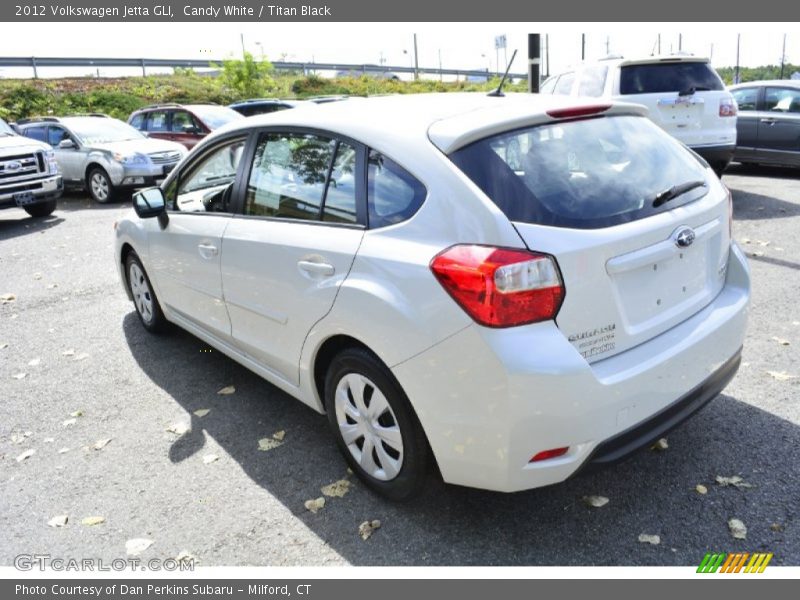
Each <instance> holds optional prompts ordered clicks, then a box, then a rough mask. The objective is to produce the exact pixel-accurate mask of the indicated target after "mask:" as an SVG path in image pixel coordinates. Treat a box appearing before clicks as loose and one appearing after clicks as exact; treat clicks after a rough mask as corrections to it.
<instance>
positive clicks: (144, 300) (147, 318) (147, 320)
mask: <svg viewBox="0 0 800 600" xmlns="http://www.w3.org/2000/svg"><path fill="white" fill-rule="evenodd" d="M125 273H127V276H128V289H130V291H131V296H132V297H133V304H134V306H136V314H138V315H139V319H140V320H141V322H142V325H144V328H145V329H147V330H148V331H150V332H153V333H160V332H162V331H164V330H165V329H166V327H167V319H166V317H164V313H163V312H162V311H161V305H160V304H159V303H158V298H156V294H155V292H154V291H153V286H152V284H151V283H150V278H149V277H148V276H147V273H146V272H145V270H144V266H143V265H142V261H141V260H140V259H139V256H138V255H137V254H136V252H131V253H130V254H128V257H127V258H126V259H125Z"/></svg>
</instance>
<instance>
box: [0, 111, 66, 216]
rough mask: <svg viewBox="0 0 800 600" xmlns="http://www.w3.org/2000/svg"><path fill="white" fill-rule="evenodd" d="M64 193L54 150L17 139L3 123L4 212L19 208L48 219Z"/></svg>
mask: <svg viewBox="0 0 800 600" xmlns="http://www.w3.org/2000/svg"><path fill="white" fill-rule="evenodd" d="M63 190H64V184H63V181H62V179H61V173H60V172H59V170H58V165H57V164H56V159H55V154H54V153H53V149H52V148H51V147H50V146H48V145H47V144H44V143H42V142H38V141H36V140H31V139H29V138H25V137H22V136H21V135H17V133H16V132H15V131H14V130H13V129H11V127H10V126H9V125H8V124H7V123H6V122H5V121H3V120H2V119H0V208H13V207H15V206H19V207H20V208H24V209H25V212H27V213H28V214H29V215H30V216H32V217H46V216H47V215H49V214H50V213H52V212H53V211H54V210H55V209H56V201H57V200H58V198H59V197H60V196H61V193H62V191H63Z"/></svg>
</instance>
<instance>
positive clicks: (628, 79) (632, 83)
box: [619, 61, 725, 95]
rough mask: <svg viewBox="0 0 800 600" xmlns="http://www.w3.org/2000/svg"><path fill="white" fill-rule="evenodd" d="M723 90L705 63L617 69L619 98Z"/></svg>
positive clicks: (665, 64) (684, 62)
mask: <svg viewBox="0 0 800 600" xmlns="http://www.w3.org/2000/svg"><path fill="white" fill-rule="evenodd" d="M724 89H725V86H724V85H723V83H722V80H721V79H720V78H719V76H718V75H717V74H716V72H715V71H714V69H712V68H711V65H709V64H708V63H705V62H687V61H681V62H663V63H648V64H643V65H626V66H623V67H622V69H621V72H620V80H619V93H620V94H623V95H630V94H658V93H662V92H690V91H692V90H693V91H696V92H700V91H709V90H713V91H720V90H724Z"/></svg>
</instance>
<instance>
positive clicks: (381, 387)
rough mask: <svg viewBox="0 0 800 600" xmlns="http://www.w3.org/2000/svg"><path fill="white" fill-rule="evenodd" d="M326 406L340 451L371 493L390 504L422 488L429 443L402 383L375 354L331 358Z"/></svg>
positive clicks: (357, 350) (358, 350) (348, 351)
mask: <svg viewBox="0 0 800 600" xmlns="http://www.w3.org/2000/svg"><path fill="white" fill-rule="evenodd" d="M325 405H326V409H327V412H328V421H329V423H330V426H331V429H332V430H333V433H334V436H335V437H336V442H337V444H338V445H339V449H340V450H341V452H342V454H344V457H345V459H346V460H347V462H348V464H349V465H350V468H351V469H352V470H353V472H354V473H355V474H356V475H357V476H358V477H359V478H360V479H361V480H362V481H363V482H364V483H365V484H366V485H367V486H368V487H369V488H370V489H372V490H374V491H375V492H377V493H379V494H381V495H382V496H385V497H387V498H390V499H392V500H407V499H409V498H411V497H413V496H414V495H416V494H417V493H418V492H419V491H420V490H421V489H422V486H423V484H424V483H425V480H426V478H427V476H428V472H429V468H428V467H429V464H430V449H429V448H428V442H427V439H426V438H425V434H424V432H423V431H422V426H421V425H420V424H419V421H418V420H417V417H416V415H415V414H414V411H413V410H412V408H411V405H410V404H409V402H408V399H407V398H406V396H405V394H404V393H403V390H402V388H401V387H400V384H399V383H397V380H396V379H395V378H394V376H393V375H392V373H391V371H389V369H388V368H386V366H385V365H384V364H383V363H382V362H381V361H380V360H378V358H377V357H376V356H375V355H374V354H372V353H371V352H369V351H367V350H365V349H362V348H348V349H346V350H344V351H342V352H341V353H339V354H338V355H337V356H336V357H335V358H334V359H333V361H332V362H331V365H330V367H329V368H328V373H327V376H326V378H325Z"/></svg>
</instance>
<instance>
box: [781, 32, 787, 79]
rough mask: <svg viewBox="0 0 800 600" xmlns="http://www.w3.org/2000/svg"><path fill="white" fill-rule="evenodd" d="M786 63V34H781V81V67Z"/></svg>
mask: <svg viewBox="0 0 800 600" xmlns="http://www.w3.org/2000/svg"><path fill="white" fill-rule="evenodd" d="M785 63H786V34H785V33H784V34H783V50H781V79H783V67H784V65H785Z"/></svg>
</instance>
